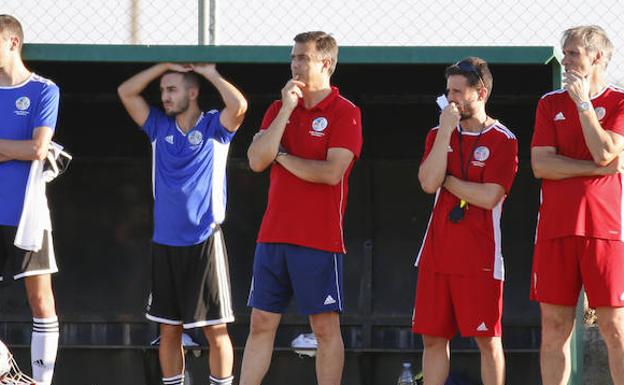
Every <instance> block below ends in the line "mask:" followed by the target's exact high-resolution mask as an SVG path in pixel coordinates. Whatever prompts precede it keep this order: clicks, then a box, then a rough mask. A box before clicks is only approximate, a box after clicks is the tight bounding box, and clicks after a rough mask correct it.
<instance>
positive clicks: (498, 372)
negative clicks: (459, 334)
mask: <svg viewBox="0 0 624 385" xmlns="http://www.w3.org/2000/svg"><path fill="white" fill-rule="evenodd" d="M475 341H477V345H479V350H480V351H481V380H482V381H483V385H503V384H504V383H505V354H504V353H503V343H502V342H501V338H500V337H475Z"/></svg>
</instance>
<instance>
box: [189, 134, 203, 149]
mask: <svg viewBox="0 0 624 385" xmlns="http://www.w3.org/2000/svg"><path fill="white" fill-rule="evenodd" d="M202 140H204V136H203V135H202V133H201V132H199V131H197V130H193V131H191V132H189V133H188V141H189V143H190V144H192V145H193V146H197V145H198V144H200V143H201V142H202Z"/></svg>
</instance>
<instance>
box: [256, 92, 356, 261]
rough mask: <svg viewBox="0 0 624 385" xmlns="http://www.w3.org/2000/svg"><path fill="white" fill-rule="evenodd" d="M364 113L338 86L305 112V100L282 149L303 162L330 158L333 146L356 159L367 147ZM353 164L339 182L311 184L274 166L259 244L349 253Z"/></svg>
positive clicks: (274, 108) (274, 109) (265, 123)
mask: <svg viewBox="0 0 624 385" xmlns="http://www.w3.org/2000/svg"><path fill="white" fill-rule="evenodd" d="M281 105H282V102H281V101H279V100H278V101H275V102H273V104H272V105H271V106H270V107H269V109H268V110H267V112H266V114H265V115H264V119H263V120H262V125H261V127H260V129H261V130H266V129H267V128H268V127H269V126H270V125H271V122H273V119H275V116H276V115H277V113H278V112H279V110H280V108H281ZM361 120H362V119H361V114H360V109H359V108H358V107H357V106H355V105H354V104H353V103H351V102H350V101H349V100H347V99H345V98H343V97H342V96H340V94H339V92H338V88H336V87H332V92H331V93H330V94H329V95H328V96H327V97H326V98H325V99H323V100H322V101H321V102H320V103H318V104H317V105H316V106H314V107H312V108H311V109H306V108H305V107H304V106H303V101H302V100H300V101H299V105H298V106H297V107H296V108H295V109H294V111H293V112H292V114H291V115H290V119H289V121H288V124H287V125H286V130H285V131H284V135H283V136H282V141H281V145H282V147H284V149H285V150H286V152H288V153H289V154H291V155H294V156H297V157H300V158H303V159H315V160H325V159H326V158H327V150H328V149H330V148H332V147H341V148H346V149H347V150H349V151H351V152H352V153H353V154H354V156H355V158H358V157H359V156H360V151H361V149H362V121H361ZM355 158H354V160H353V161H352V162H351V164H350V165H349V167H348V168H347V170H346V171H345V173H344V176H343V177H342V179H341V181H340V183H338V184H337V185H335V186H330V185H328V184H324V183H312V182H306V181H304V180H302V179H300V178H298V177H297V176H295V175H294V174H292V173H290V172H289V171H288V170H286V169H285V168H284V167H283V166H281V165H280V164H277V163H274V164H273V165H272V166H271V176H270V182H271V183H270V186H269V199H268V204H267V209H266V212H265V213H264V218H263V219H262V225H261V226H260V232H259V234H258V242H271V243H289V244H293V245H298V246H305V247H309V248H313V249H318V250H326V251H330V252H338V253H345V252H346V249H345V245H344V240H343V234H342V224H343V216H344V212H345V208H346V205H347V193H348V179H349V174H350V173H351V169H352V167H353V164H354V162H355Z"/></svg>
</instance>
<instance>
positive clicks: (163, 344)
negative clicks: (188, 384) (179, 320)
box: [158, 324, 184, 377]
mask: <svg viewBox="0 0 624 385" xmlns="http://www.w3.org/2000/svg"><path fill="white" fill-rule="evenodd" d="M182 331H183V329H182V325H166V324H160V348H159V349H158V357H159V359H160V368H161V370H162V375H163V377H173V376H177V375H179V374H182V373H184V353H183V350H182Z"/></svg>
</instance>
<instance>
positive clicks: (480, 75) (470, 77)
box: [444, 56, 494, 96]
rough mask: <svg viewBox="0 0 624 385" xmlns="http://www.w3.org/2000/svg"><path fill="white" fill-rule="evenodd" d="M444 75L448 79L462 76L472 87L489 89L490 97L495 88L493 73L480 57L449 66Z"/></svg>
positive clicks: (471, 57)
mask: <svg viewBox="0 0 624 385" xmlns="http://www.w3.org/2000/svg"><path fill="white" fill-rule="evenodd" d="M444 75H445V77H446V78H447V79H448V78H449V76H452V75H462V76H463V77H465V78H466V80H467V81H468V85H469V86H470V87H474V88H480V87H481V86H483V87H485V88H487V90H488V96H489V95H491V94H492V87H493V86H494V78H493V77H492V72H490V68H489V67H488V64H487V62H486V61H485V60H483V59H481V58H479V57H476V56H469V57H467V58H465V59H462V60H460V61H458V62H457V63H455V64H453V65H451V66H448V67H447V68H446V71H445V73H444Z"/></svg>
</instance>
